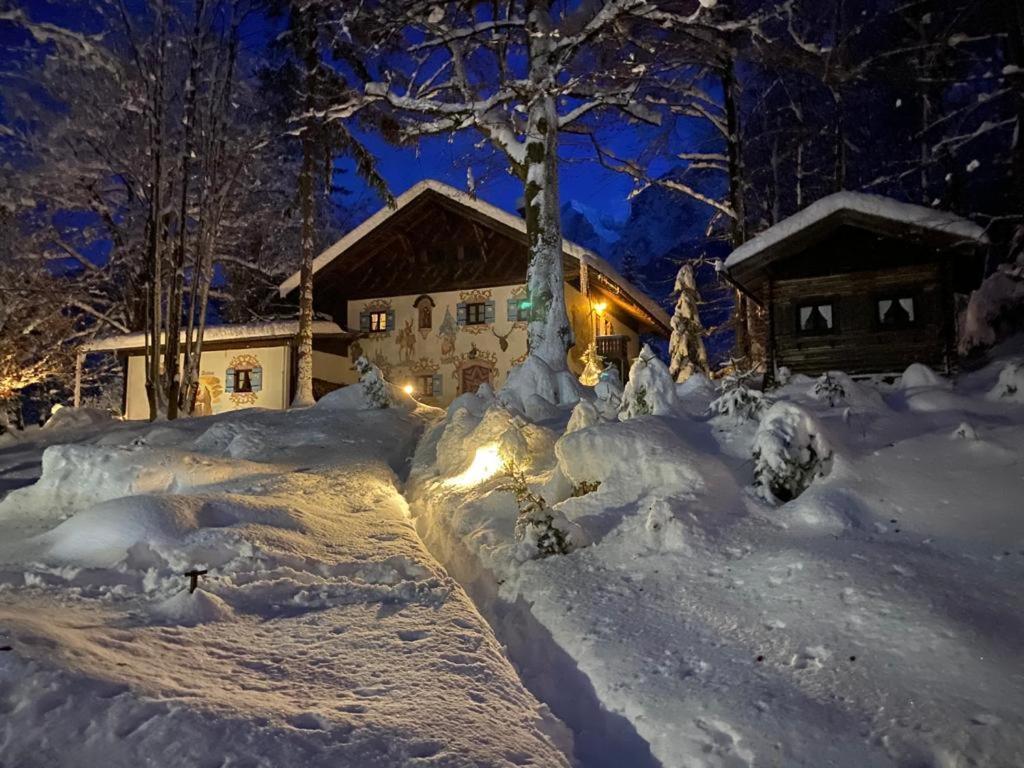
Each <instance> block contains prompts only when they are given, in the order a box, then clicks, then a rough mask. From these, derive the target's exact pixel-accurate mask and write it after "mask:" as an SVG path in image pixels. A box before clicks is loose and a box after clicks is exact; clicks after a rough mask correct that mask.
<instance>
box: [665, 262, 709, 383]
mask: <svg viewBox="0 0 1024 768" xmlns="http://www.w3.org/2000/svg"><path fill="white" fill-rule="evenodd" d="M675 292H676V295H677V296H678V298H677V299H676V309H675V312H674V313H673V314H672V323H671V324H672V336H671V338H670V339H669V347H668V356H669V361H670V362H669V373H670V374H671V375H672V378H674V379H675V380H676V381H677V382H680V383H681V382H684V381H686V380H687V379H688V378H690V376H692V375H693V374H694V373H704V374H706V373H708V371H709V368H708V353H707V351H706V350H705V349H704V338H703V336H704V326H703V325H702V324H701V322H700V313H699V312H698V309H697V306H698V304H699V303H700V293H699V292H698V291H697V281H696V280H695V279H694V277H693V267H692V266H691V265H690V264H687V263H684V264H683V265H682V266H681V267H679V274H677V275H676V285H675Z"/></svg>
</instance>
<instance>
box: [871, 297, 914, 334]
mask: <svg viewBox="0 0 1024 768" xmlns="http://www.w3.org/2000/svg"><path fill="white" fill-rule="evenodd" d="M917 298H918V297H917V292H916V291H911V290H896V291H887V292H885V293H878V294H875V296H874V305H875V306H874V315H873V317H874V324H875V328H876V329H878V330H880V331H902V330H905V329H907V328H917V327H919V326H920V325H921V316H920V314H919V312H918V310H919V309H920V308H921V304H920V302H919V301H918V300H917ZM900 299H910V306H911V311H912V312H913V313H914V317H913V318H912V319H911V320H910V321H909V322H907V323H903V324H901V325H886V324H885V323H884V322H882V312H881V309H882V308H881V307H880V306H879V305H880V304H881V303H882V302H883V301H899V300H900Z"/></svg>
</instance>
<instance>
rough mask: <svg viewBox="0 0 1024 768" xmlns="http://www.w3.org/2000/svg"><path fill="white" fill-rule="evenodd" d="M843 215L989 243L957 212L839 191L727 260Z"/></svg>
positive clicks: (729, 263) (728, 264)
mask: <svg viewBox="0 0 1024 768" xmlns="http://www.w3.org/2000/svg"><path fill="white" fill-rule="evenodd" d="M843 212H850V213H857V214H861V215H863V216H867V217H871V218H874V219H881V220H884V221H889V222H892V223H896V224H905V225H907V226H908V227H910V228H912V229H923V230H929V231H933V232H940V233H943V234H945V235H948V236H949V237H950V239H951V240H966V241H973V242H978V243H987V242H988V237H987V236H986V235H985V230H983V229H982V228H981V227H979V226H978V225H977V224H975V223H974V222H973V221H970V220H969V219H965V218H963V217H962V216H957V215H956V214H955V213H949V212H947V211H939V210H936V209H934V208H926V207H925V206H923V205H913V204H912V203H904V202H901V201H899V200H893V199H892V198H889V197H882V196H880V195H869V194H866V193H864V192H836V193H834V194H831V195H829V196H827V197H823V198H822V199H821V200H818V201H817V202H814V203H811V204H810V205H809V206H807V207H806V208H804V209H803V210H802V211H800V212H799V213H795V214H793V215H792V216H790V217H789V218H788V219H783V220H782V221H780V222H779V223H778V224H776V225H775V226H772V227H769V228H768V229H766V230H765V231H764V232H762V233H761V234H759V235H757V236H756V237H753V238H751V239H750V240H748V241H747V242H745V243H744V244H743V245H741V246H740V247H739V248H737V249H736V250H735V251H733V252H732V253H731V254H730V255H729V258H727V259H726V260H725V268H726V269H727V270H728V269H731V268H733V267H735V266H737V265H739V264H742V263H743V262H746V261H748V260H749V259H751V258H753V257H755V256H759V255H761V254H764V253H765V251H767V250H769V249H770V248H772V247H774V246H777V245H778V244H779V243H781V242H782V241H784V240H787V239H789V238H790V237H793V236H794V235H796V234H797V233H799V232H802V231H803V230H805V229H807V228H808V227H811V226H813V225H815V224H818V223H819V222H821V221H823V220H824V219H826V218H828V217H829V216H834V215H836V214H840V213H843Z"/></svg>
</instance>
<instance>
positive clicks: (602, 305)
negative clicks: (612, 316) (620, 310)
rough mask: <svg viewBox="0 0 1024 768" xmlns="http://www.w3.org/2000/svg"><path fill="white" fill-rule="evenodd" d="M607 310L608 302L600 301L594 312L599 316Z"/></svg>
mask: <svg viewBox="0 0 1024 768" xmlns="http://www.w3.org/2000/svg"><path fill="white" fill-rule="evenodd" d="M606 309H608V302H606V301H599V302H597V304H595V305H594V312H596V313H597V314H598V315H603V314H604V312H605V310H606Z"/></svg>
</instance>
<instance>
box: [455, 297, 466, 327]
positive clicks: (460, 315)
mask: <svg viewBox="0 0 1024 768" xmlns="http://www.w3.org/2000/svg"><path fill="white" fill-rule="evenodd" d="M467 306H468V305H467V304H466V302H464V301H460V302H459V303H458V304H457V305H456V306H455V323H456V325H465V324H466V307H467Z"/></svg>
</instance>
